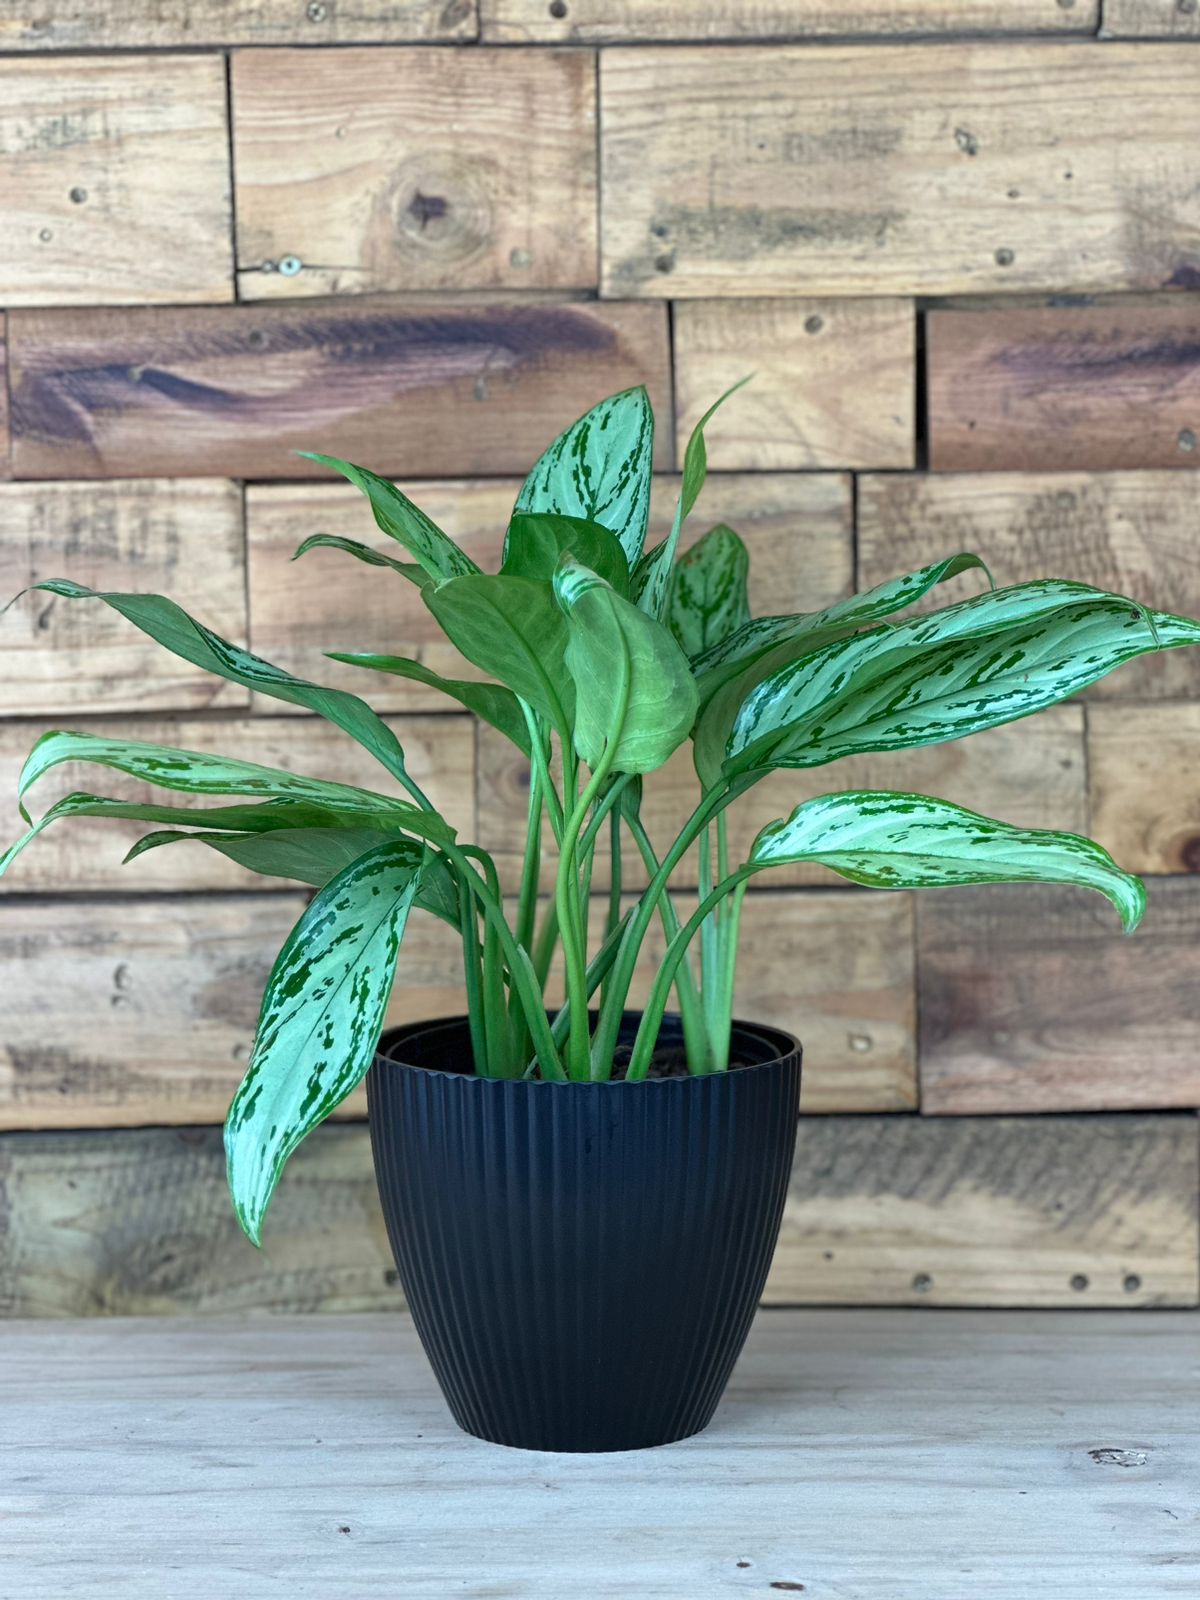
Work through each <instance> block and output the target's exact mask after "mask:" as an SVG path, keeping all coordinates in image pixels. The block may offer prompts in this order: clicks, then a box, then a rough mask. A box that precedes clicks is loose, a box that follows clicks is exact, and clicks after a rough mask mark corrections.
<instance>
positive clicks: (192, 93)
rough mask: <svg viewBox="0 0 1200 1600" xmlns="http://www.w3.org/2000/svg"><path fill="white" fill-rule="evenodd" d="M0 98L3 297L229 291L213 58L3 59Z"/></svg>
mask: <svg viewBox="0 0 1200 1600" xmlns="http://www.w3.org/2000/svg"><path fill="white" fill-rule="evenodd" d="M0 44H3V37H2V34H0ZM0 105H3V107H4V116H3V119H2V120H0V191H3V194H4V227H3V229H0V304H4V305H7V306H9V307H12V306H38V305H127V304H131V303H133V302H137V301H140V302H142V303H146V304H161V303H165V302H170V303H173V304H186V303H189V302H192V301H197V300H231V299H232V298H233V262H232V259H231V256H232V252H231V241H230V229H231V218H230V194H229V147H228V129H227V126H226V106H225V71H224V64H223V63H222V61H221V60H220V58H219V57H215V56H173V57H158V58H151V57H148V56H125V57H117V56H102V55H96V56H80V57H73V58H71V59H45V60H33V59H27V60H8V61H0Z"/></svg>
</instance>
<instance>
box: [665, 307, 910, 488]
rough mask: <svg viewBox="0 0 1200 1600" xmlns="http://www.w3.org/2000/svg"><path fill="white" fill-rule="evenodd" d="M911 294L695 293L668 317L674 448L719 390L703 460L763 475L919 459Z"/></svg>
mask: <svg viewBox="0 0 1200 1600" xmlns="http://www.w3.org/2000/svg"><path fill="white" fill-rule="evenodd" d="M915 340H916V318H915V315H914V311H913V304H912V301H910V300H696V301H690V302H688V301H685V302H683V303H682V304H681V305H680V306H679V308H678V310H677V311H676V314H675V383H676V391H675V404H676V412H677V422H676V452H677V457H678V459H681V460H682V455H683V451H684V449H685V447H686V445H687V440H688V436H689V434H690V433H691V430H692V428H693V427H694V426H695V424H696V423H697V422H699V420H700V418H701V417H702V416H703V415H704V413H705V412H706V411H707V410H708V408H709V407H710V406H711V405H712V403H713V401H714V400H715V399H716V398H717V396H718V395H721V394H724V392H725V391H726V389H728V388H730V386H731V385H733V384H735V383H737V382H738V380H739V379H740V378H744V377H745V376H746V374H747V373H748V372H753V374H754V378H753V382H752V383H751V384H750V385H749V386H748V388H747V389H746V390H745V391H743V392H742V393H740V394H738V395H737V396H736V397H735V398H734V399H732V400H731V401H730V402H729V403H728V404H727V405H726V406H724V407H723V408H722V409H721V410H720V411H718V412H717V414H716V416H715V417H713V419H712V421H711V422H710V423H708V425H707V427H706V428H705V433H704V438H705V443H706V445H707V447H708V460H709V465H710V466H712V467H723V468H727V469H731V470H737V469H742V468H746V469H750V470H752V471H764V470H766V471H769V470H772V469H776V470H788V469H804V468H812V467H911V466H914V465H915V463H916V453H915V452H916V419H915V403H916V353H915Z"/></svg>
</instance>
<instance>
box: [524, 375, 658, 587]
mask: <svg viewBox="0 0 1200 1600" xmlns="http://www.w3.org/2000/svg"><path fill="white" fill-rule="evenodd" d="M653 462H654V412H653V411H652V410H651V408H650V397H649V395H648V394H647V393H646V391H645V389H643V388H637V389H625V390H623V391H622V392H621V393H620V394H614V395H611V396H610V397H609V398H608V399H607V400H601V402H600V403H599V405H596V406H593V407H592V409H591V410H590V411H588V412H585V414H584V415H583V416H582V417H580V418H579V420H578V421H577V422H574V423H572V424H571V426H570V427H569V428H568V429H567V431H566V432H565V433H562V434H560V435H559V436H558V438H557V439H555V441H554V443H553V444H552V445H550V446H549V448H548V449H547V450H545V451H544V452H543V453H542V455H541V456H540V457H539V458H538V460H537V462H536V463H535V465H534V468H533V471H532V472H531V473H530V474H529V476H528V477H527V478H526V479H525V482H524V483H523V484H522V485H521V492H520V494H518V496H517V504H516V509H517V510H518V511H555V512H561V513H562V514H563V515H564V516H568V517H583V518H585V519H586V520H587V521H589V522H598V523H600V525H601V526H602V527H604V528H608V529H609V530H610V531H611V532H612V533H615V534H616V536H617V538H618V539H619V540H620V543H621V548H622V550H623V551H624V552H625V559H626V561H627V563H628V565H629V568H630V571H632V570H633V567H634V565H635V564H636V562H637V560H638V557H639V556H640V555H641V553H642V546H643V544H644V543H645V540H646V524H647V522H648V520H649V517H650V476H651V471H652V468H653Z"/></svg>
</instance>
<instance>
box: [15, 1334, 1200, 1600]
mask: <svg viewBox="0 0 1200 1600" xmlns="http://www.w3.org/2000/svg"><path fill="white" fill-rule="evenodd" d="M614 1354H615V1356H617V1357H618V1358H619V1356H620V1353H619V1352H618V1353H614ZM630 1355H631V1357H632V1358H636V1352H630ZM1198 1400H1200V1313H1192V1312H1153V1313H1144V1312H1143V1313H1140V1314H1139V1313H1137V1312H1132V1313H1131V1312H1125V1313H1122V1312H1107V1313H1106V1312H1095V1313H1091V1312H1077V1313H1061V1312H1059V1313H1048V1312H1040V1313H1023V1312H998V1313H989V1312H976V1311H961V1312H959V1311H928V1312H920V1311H874V1312H873V1311H766V1312H763V1313H761V1314H760V1315H759V1318H758V1321H757V1323H756V1325H755V1328H754V1331H753V1333H752V1335H751V1339H750V1343H749V1346H748V1347H747V1351H746V1354H745V1355H744V1357H743V1359H742V1361H741V1364H740V1365H739V1367H738V1370H737V1372H736V1374H735V1376H734V1380H733V1383H732V1386H731V1388H730V1391H729V1394H728V1395H727V1397H726V1399H725V1401H724V1403H723V1405H722V1407H721V1409H720V1410H719V1412H718V1413H717V1418H716V1421H715V1422H714V1424H713V1425H712V1427H711V1428H710V1429H709V1430H708V1432H707V1433H705V1434H703V1435H701V1436H700V1437H699V1438H697V1439H692V1440H689V1441H687V1442H685V1443H683V1444H678V1445H671V1446H668V1447H666V1448H664V1449H661V1450H652V1451H641V1452H635V1453H632V1454H623V1455H604V1456H555V1455H542V1454H535V1453H528V1452H523V1451H514V1450H506V1449H500V1448H496V1447H494V1446H489V1445H484V1444H480V1443H478V1442H476V1441H475V1440H473V1439H469V1438H467V1437H465V1436H464V1435H463V1434H461V1433H459V1432H458V1431H457V1429H456V1428H455V1427H454V1426H453V1424H452V1423H451V1422H450V1419H449V1417H448V1416H447V1414H446V1411H445V1409H444V1407H443V1404H442V1401H441V1399H440V1397H439V1395H438V1393H437V1390H436V1389H435V1387H434V1383H433V1379H432V1376H431V1375H430V1372H429V1369H428V1367H427V1366H426V1364H425V1361H424V1358H423V1356H422V1354H421V1351H420V1348H419V1346H418V1344H417V1340H416V1337H415V1335H414V1333H413V1330H412V1327H411V1324H410V1323H409V1321H408V1318H407V1317H402V1316H394V1317H393V1316H386V1315H379V1316H374V1317H337V1316H326V1317H312V1318H308V1319H300V1318H286V1319H284V1318H279V1319H270V1318H264V1319H261V1320H256V1321H237V1322H234V1321H228V1320H222V1321H216V1320H209V1321H189V1322H181V1321H175V1320H167V1319H163V1320H141V1321H108V1320H101V1319H95V1320H91V1321H87V1322H41V1323H33V1322H26V1323H8V1324H4V1325H0V1402H2V1409H0V1597H2V1600H75V1597H89V1600H91V1597H96V1600H101V1597H103V1600H143V1597H153V1600H193V1597H195V1600H201V1597H203V1600H259V1597H260V1596H262V1597H267V1596H271V1597H274V1596H286V1597H287V1600H309V1597H312V1600H357V1597H359V1596H368V1595H369V1596H371V1597H372V1600H391V1597H393V1596H401V1595H402V1596H404V1597H406V1600H407V1597H410V1596H412V1597H420V1600H423V1597H429V1600H446V1597H449V1596H454V1595H468V1596H478V1597H484V1596H487V1597H489V1600H492V1597H499V1596H518V1597H524V1596H530V1597H542V1596H545V1597H551V1596H552V1597H554V1600H591V1597H593V1596H608V1595H613V1596H615V1595H620V1596H622V1597H624V1600H649V1597H658V1596H671V1597H673V1600H696V1597H700V1600H703V1597H705V1596H709V1595H712V1596H723V1595H732V1596H737V1595H741V1596H750V1595H761V1596H763V1600H771V1597H772V1596H775V1595H778V1594H781V1593H785V1594H792V1593H797V1594H805V1595H807V1596H809V1597H810V1600H859V1597H871V1600H976V1597H982V1600H1001V1597H1002V1600H1026V1597H1028V1596H1042V1595H1045V1596H1048V1597H1053V1600H1106V1597H1109V1596H1112V1597H1117V1596H1120V1597H1121V1600H1157V1597H1159V1596H1172V1597H1175V1596H1178V1597H1182V1596H1184V1595H1189V1596H1191V1595H1195V1594H1196V1593H1197V1592H1198V1586H1200V1408H1198V1405H1197V1402H1198Z"/></svg>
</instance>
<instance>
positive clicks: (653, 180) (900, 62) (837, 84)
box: [600, 42, 1200, 299]
mask: <svg viewBox="0 0 1200 1600" xmlns="http://www.w3.org/2000/svg"><path fill="white" fill-rule="evenodd" d="M600 84H601V129H602V133H601V143H602V169H603V173H604V196H603V199H604V204H603V208H602V209H603V220H602V236H601V284H602V287H603V292H604V293H605V294H608V295H614V296H622V295H633V294H636V295H652V296H660V297H669V298H672V299H686V298H697V297H702V296H705V295H742V296H756V295H777V294H792V295H825V294H828V295H835V294H837V295H862V294H867V295H896V294H901V295H903V294H956V293H968V292H969V293H986V292H988V291H996V290H999V291H1021V290H1031V289H1040V290H1071V291H1074V292H1081V291H1086V290H1103V289H1146V288H1161V287H1164V286H1168V285H1170V286H1177V287H1184V286H1186V285H1187V284H1188V283H1190V282H1192V281H1193V278H1194V275H1195V274H1196V273H1197V272H1198V271H1200V248H1198V246H1197V237H1198V230H1200V193H1197V190H1196V186H1195V182H1194V174H1193V166H1194V160H1193V152H1194V150H1195V147H1196V142H1197V139H1198V138H1200V57H1197V56H1195V55H1194V54H1193V53H1192V52H1189V51H1186V50H1179V49H1178V48H1177V47H1175V46H1172V45H1154V44H1148V45H1120V44H1115V45H1106V46H1105V47H1104V48H1103V49H1098V48H1097V47H1096V46H1095V45H1094V44H1092V43H1083V42H1081V43H1073V42H1072V43H1042V44H1033V43H1021V44H1011V45H999V44H994V43H986V44H985V43H975V44H971V43H958V44H930V45H923V46H921V47H920V48H914V49H896V48H894V47H889V46H830V47H828V48H820V49H814V48H811V47H804V46H799V45H774V46H770V47H763V48H754V47H748V48H746V49H741V50H725V51H713V50H705V49H703V48H700V47H692V48H686V47H685V48H682V49H670V50H668V49H664V50H656V49H653V48H651V49H622V48H616V49H612V50H608V51H605V52H603V53H602V57H601V65H600ZM1134 129H1136V137H1132V136H1131V130H1134Z"/></svg>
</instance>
